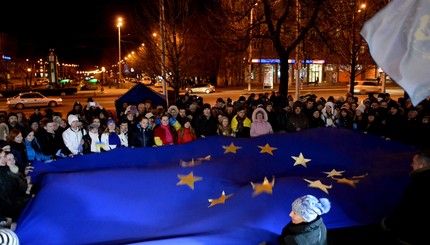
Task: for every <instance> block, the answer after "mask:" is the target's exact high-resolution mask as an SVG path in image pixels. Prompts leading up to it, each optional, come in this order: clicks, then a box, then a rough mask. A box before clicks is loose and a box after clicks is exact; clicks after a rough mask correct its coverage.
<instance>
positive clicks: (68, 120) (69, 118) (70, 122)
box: [67, 114, 79, 125]
mask: <svg viewBox="0 0 430 245" xmlns="http://www.w3.org/2000/svg"><path fill="white" fill-rule="evenodd" d="M74 121H79V118H78V117H77V116H76V115H73V114H70V115H69V116H68V117H67V122H68V123H69V125H72V122H74Z"/></svg>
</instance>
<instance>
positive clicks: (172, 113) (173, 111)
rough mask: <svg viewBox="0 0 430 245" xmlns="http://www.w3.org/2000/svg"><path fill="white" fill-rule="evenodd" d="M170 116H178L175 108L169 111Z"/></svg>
mask: <svg viewBox="0 0 430 245" xmlns="http://www.w3.org/2000/svg"><path fill="white" fill-rule="evenodd" d="M169 114H170V115H171V116H172V117H174V118H176V117H177V116H178V111H176V110H170V113H169Z"/></svg>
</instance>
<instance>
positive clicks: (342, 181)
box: [334, 178, 360, 188]
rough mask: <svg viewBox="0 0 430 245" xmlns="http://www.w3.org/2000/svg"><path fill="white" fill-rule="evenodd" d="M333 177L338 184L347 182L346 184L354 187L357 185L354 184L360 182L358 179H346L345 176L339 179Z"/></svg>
mask: <svg viewBox="0 0 430 245" xmlns="http://www.w3.org/2000/svg"><path fill="white" fill-rule="evenodd" d="M334 179H335V180H336V181H337V183H339V184H347V185H349V186H352V187H354V188H355V187H357V186H356V184H358V183H359V182H360V180H358V179H346V178H341V179H336V178H334Z"/></svg>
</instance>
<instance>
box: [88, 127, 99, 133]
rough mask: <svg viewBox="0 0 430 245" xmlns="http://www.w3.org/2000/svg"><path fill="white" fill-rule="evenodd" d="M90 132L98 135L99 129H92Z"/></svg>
mask: <svg viewBox="0 0 430 245" xmlns="http://www.w3.org/2000/svg"><path fill="white" fill-rule="evenodd" d="M90 132H91V133H93V134H98V133H99V128H98V127H95V128H92V129H91V130H90Z"/></svg>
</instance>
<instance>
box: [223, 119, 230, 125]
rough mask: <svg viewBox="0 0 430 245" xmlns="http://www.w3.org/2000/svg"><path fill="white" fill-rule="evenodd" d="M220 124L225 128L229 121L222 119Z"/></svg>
mask: <svg viewBox="0 0 430 245" xmlns="http://www.w3.org/2000/svg"><path fill="white" fill-rule="evenodd" d="M221 124H222V126H223V127H227V126H228V125H229V124H230V121H229V120H228V118H223V119H222V121H221Z"/></svg>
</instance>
